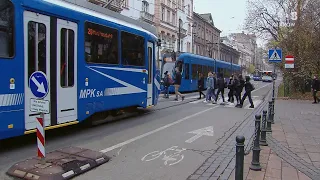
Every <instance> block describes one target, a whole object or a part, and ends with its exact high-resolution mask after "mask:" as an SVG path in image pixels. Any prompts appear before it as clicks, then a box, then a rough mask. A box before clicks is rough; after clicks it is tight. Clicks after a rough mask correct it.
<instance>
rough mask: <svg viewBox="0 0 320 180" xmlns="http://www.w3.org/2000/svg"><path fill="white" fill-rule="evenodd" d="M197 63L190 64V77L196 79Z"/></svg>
mask: <svg viewBox="0 0 320 180" xmlns="http://www.w3.org/2000/svg"><path fill="white" fill-rule="evenodd" d="M197 71H198V69H197V65H196V64H192V79H197V77H198V74H197Z"/></svg>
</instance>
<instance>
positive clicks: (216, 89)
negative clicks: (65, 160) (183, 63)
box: [198, 72, 254, 108]
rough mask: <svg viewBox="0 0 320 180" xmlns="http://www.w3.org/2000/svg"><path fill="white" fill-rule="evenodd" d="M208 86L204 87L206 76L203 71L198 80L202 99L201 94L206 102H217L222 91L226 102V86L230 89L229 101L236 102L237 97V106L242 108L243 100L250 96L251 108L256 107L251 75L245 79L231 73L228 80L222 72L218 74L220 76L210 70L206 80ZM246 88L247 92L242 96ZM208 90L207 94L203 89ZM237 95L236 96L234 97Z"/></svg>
mask: <svg viewBox="0 0 320 180" xmlns="http://www.w3.org/2000/svg"><path fill="white" fill-rule="evenodd" d="M206 83H207V88H206V89H205V88H204V77H203V74H202V73H199V80H198V91H199V95H200V97H199V98H198V99H201V95H203V96H204V98H205V101H204V102H212V103H213V104H216V103H217V100H218V97H219V95H220V93H221V98H222V101H223V104H224V103H225V98H224V90H225V88H228V89H229V93H228V102H230V103H234V100H235V99H236V101H237V105H236V107H239V108H242V106H243V102H244V101H245V99H246V98H247V97H248V99H249V102H250V104H251V106H250V107H249V108H254V104H253V101H252V97H251V92H252V91H253V90H254V86H253V84H252V83H251V82H250V77H249V76H247V77H246V79H245V80H244V79H243V77H242V75H241V74H240V75H238V76H234V75H231V77H230V78H229V81H228V82H226V80H225V78H224V77H223V74H222V73H219V74H218V77H217V76H216V74H215V73H214V72H209V73H208V77H207V80H206ZM243 88H244V89H245V93H244V94H243V96H242V98H241V93H242V91H243ZM204 90H206V94H204V93H203V91H204ZM234 97H235V98H234Z"/></svg>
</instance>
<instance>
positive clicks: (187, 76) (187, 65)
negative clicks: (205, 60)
mask: <svg viewBox="0 0 320 180" xmlns="http://www.w3.org/2000/svg"><path fill="white" fill-rule="evenodd" d="M184 74H185V75H184V77H185V79H189V74H190V71H189V64H188V63H186V64H184Z"/></svg>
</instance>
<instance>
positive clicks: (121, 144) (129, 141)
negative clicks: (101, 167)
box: [100, 106, 218, 153]
mask: <svg viewBox="0 0 320 180" xmlns="http://www.w3.org/2000/svg"><path fill="white" fill-rule="evenodd" d="M217 107H218V106H215V107H212V108H209V109H206V110H203V111H200V112H197V113H195V114H193V115H190V116H186V117H184V118H182V119H179V120H177V121H175V122H173V123H170V124H167V125H165V126H162V127H160V128H158V129H155V130H153V131H149V132H147V133H145V134H142V135H140V136H137V137H134V138H132V139H129V140H127V141H124V142H122V143H119V144H116V145H114V146H111V147H108V148H106V149H103V150H101V151H100V152H101V153H106V152H109V151H112V150H114V149H117V148H119V147H122V146H124V145H127V144H129V143H132V142H134V141H136V140H139V139H142V138H144V137H147V136H149V135H151V134H154V133H156V132H159V131H161V130H164V129H166V128H168V127H171V126H173V125H176V124H179V123H181V122H183V121H186V120H188V119H190V118H193V117H195V116H198V115H200V114H203V113H205V112H207V111H210V110H212V109H215V108H217Z"/></svg>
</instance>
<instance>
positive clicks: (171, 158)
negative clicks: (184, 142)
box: [141, 146, 186, 166]
mask: <svg viewBox="0 0 320 180" xmlns="http://www.w3.org/2000/svg"><path fill="white" fill-rule="evenodd" d="M185 150H186V149H185V148H181V149H178V146H172V147H171V148H168V149H166V150H164V151H153V152H151V153H149V154H147V155H145V156H144V157H143V158H142V159H141V161H147V162H148V161H153V160H155V159H158V158H159V157H161V156H162V155H164V156H163V158H162V160H163V161H164V165H169V166H172V165H175V164H178V163H179V162H181V161H182V160H183V158H184V155H183V154H181V153H182V152H183V151H185ZM172 151H173V153H172ZM170 152H171V153H170Z"/></svg>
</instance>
